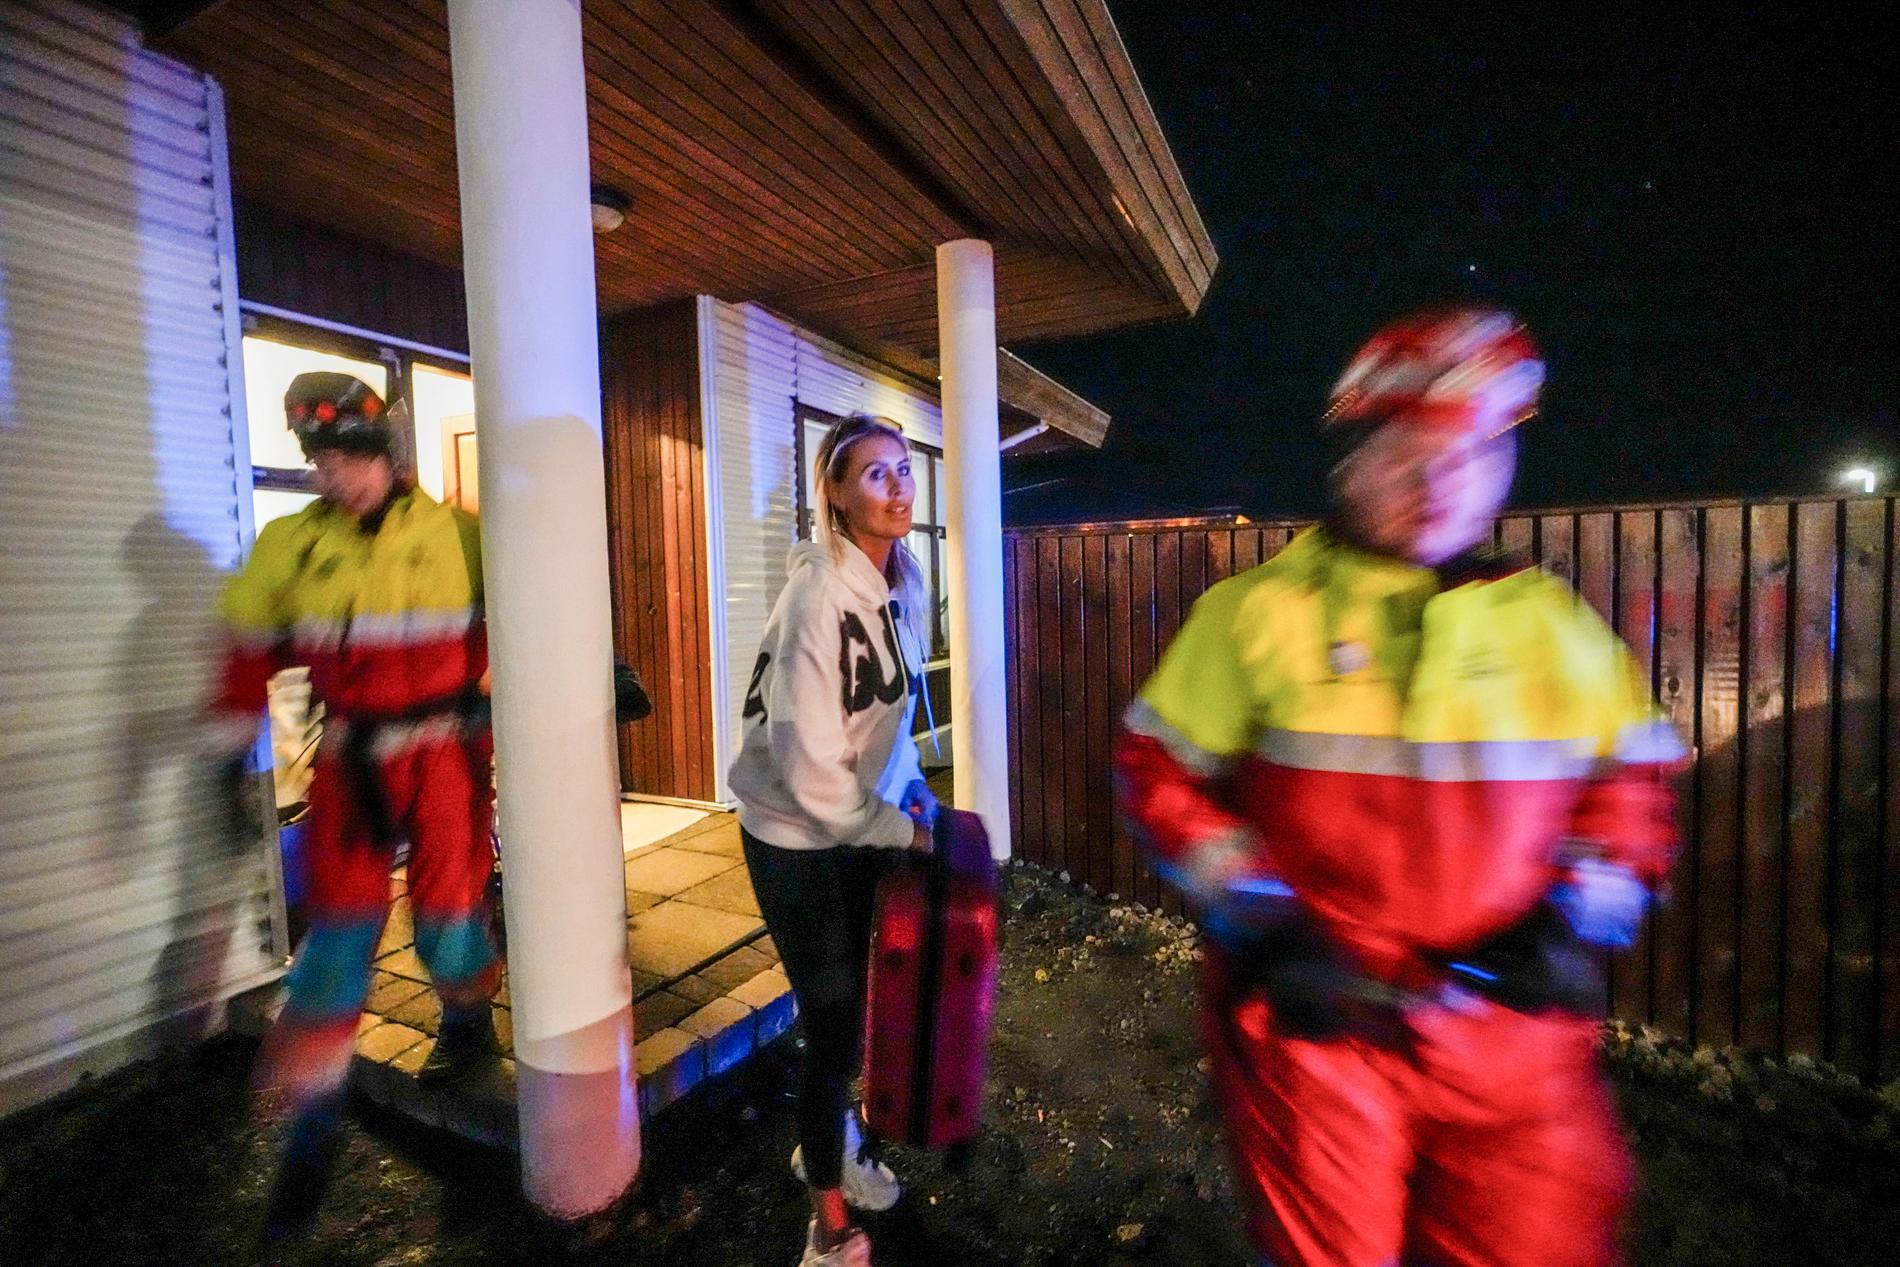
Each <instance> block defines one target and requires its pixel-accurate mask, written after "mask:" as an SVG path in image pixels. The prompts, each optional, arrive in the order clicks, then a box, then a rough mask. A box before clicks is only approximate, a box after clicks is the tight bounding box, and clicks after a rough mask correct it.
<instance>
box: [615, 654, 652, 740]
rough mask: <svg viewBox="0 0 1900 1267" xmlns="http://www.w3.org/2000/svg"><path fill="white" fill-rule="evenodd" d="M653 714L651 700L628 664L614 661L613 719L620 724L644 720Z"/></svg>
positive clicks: (638, 676)
mask: <svg viewBox="0 0 1900 1267" xmlns="http://www.w3.org/2000/svg"><path fill="white" fill-rule="evenodd" d="M652 715H653V701H652V700H651V699H649V698H648V697H647V688H646V687H645V686H643V685H642V684H641V682H640V675H639V674H638V673H635V672H634V671H633V666H632V665H630V664H621V663H619V662H618V661H615V663H614V720H615V721H616V722H619V723H620V724H621V725H625V724H626V723H628V722H635V721H645V720H646V719H647V718H649V717H651V716H652Z"/></svg>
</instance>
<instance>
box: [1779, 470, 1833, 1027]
mask: <svg viewBox="0 0 1900 1267" xmlns="http://www.w3.org/2000/svg"><path fill="white" fill-rule="evenodd" d="M1794 516H1795V558H1794V608H1793V610H1792V611H1791V612H1790V613H1789V623H1790V625H1791V626H1792V628H1793V636H1794V682H1793V688H1794V690H1793V695H1794V698H1793V709H1794V712H1793V715H1792V716H1791V717H1790V718H1789V723H1788V724H1789V734H1788V762H1789V780H1788V791H1789V797H1790V801H1789V805H1788V860H1787V875H1788V880H1787V885H1788V887H1787V912H1788V923H1787V929H1788V938H1787V944H1786V946H1785V948H1784V952H1783V953H1784V955H1785V956H1786V962H1785V965H1784V970H1783V978H1782V979H1783V981H1784V983H1785V985H1784V990H1785V993H1784V996H1783V999H1782V1033H1783V1041H1784V1042H1785V1044H1786V1046H1787V1049H1788V1050H1789V1051H1791V1052H1801V1053H1804V1054H1809V1055H1816V1056H1818V1055H1821V1054H1823V1052H1824V1050H1825V1030H1826V1025H1825V1020H1824V1018H1825V1016H1826V1013H1827V1007H1826V999H1825V997H1824V991H1825V990H1826V989H1827V962H1828V946H1827V877H1828V836H1829V823H1828V819H1829V813H1828V810H1829V803H1828V799H1829V798H1828V789H1829V787H1830V785H1831V782H1832V780H1831V778H1830V775H1829V769H1830V767H1831V766H1832V764H1833V761H1834V708H1833V704H1834V691H1833V686H1834V682H1833V678H1834V656H1833V651H1834V642H1833V632H1834V614H1835V609H1834V603H1835V601H1836V593H1835V588H1834V584H1835V570H1836V565H1837V562H1838V554H1837V551H1836V548H1835V520H1836V518H1837V517H1838V507H1837V506H1836V504H1835V503H1833V502H1805V503H1801V504H1799V505H1797V506H1796V507H1795V510H1794Z"/></svg>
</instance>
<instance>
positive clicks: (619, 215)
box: [589, 185, 633, 233]
mask: <svg viewBox="0 0 1900 1267" xmlns="http://www.w3.org/2000/svg"><path fill="white" fill-rule="evenodd" d="M589 201H591V202H592V203H593V207H592V208H591V211H592V215H593V220H594V232H595V233H612V232H613V231H614V230H615V229H618V228H619V227H620V226H621V225H623V224H625V223H626V222H627V212H628V211H629V210H630V209H631V208H632V207H633V203H632V202H631V201H630V200H629V199H628V198H627V195H625V194H623V193H621V192H620V191H619V190H618V189H609V188H608V187H607V186H606V185H595V186H594V187H593V196H592V198H591V199H590V200H589Z"/></svg>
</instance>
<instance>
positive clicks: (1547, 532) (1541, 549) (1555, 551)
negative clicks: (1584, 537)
mask: <svg viewBox="0 0 1900 1267" xmlns="http://www.w3.org/2000/svg"><path fill="white" fill-rule="evenodd" d="M1537 559H1538V562H1539V563H1541V564H1543V567H1544V570H1545V571H1546V572H1549V573H1550V574H1551V575H1552V576H1556V577H1561V578H1562V579H1563V581H1564V583H1565V584H1566V585H1568V586H1570V588H1572V589H1575V588H1576V587H1577V517H1576V516H1575V515H1540V516H1539V517H1538V520H1537Z"/></svg>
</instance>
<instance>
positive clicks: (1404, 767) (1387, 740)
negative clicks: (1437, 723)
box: [1254, 730, 1595, 783]
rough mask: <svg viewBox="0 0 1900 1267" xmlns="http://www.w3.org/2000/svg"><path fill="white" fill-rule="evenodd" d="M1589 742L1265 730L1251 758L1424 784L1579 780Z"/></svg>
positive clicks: (1587, 765)
mask: <svg viewBox="0 0 1900 1267" xmlns="http://www.w3.org/2000/svg"><path fill="white" fill-rule="evenodd" d="M1594 747H1595V744H1594V743H1593V742H1592V741H1591V740H1588V739H1489V740H1476V741H1470V742H1462V743H1428V742H1419V741H1415V740H1410V739H1396V738H1392V737H1390V736H1385V735H1332V734H1322V733H1317V732H1312V731H1300V730H1269V731H1267V732H1266V733H1265V734H1263V735H1262V736H1261V737H1260V741H1259V743H1258V744H1257V745H1256V746H1255V749H1254V751H1255V753H1256V755H1258V756H1259V757H1260V758H1261V759H1262V760H1265V761H1270V762H1272V763H1273V764H1274V765H1278V766H1285V767H1287V768H1288V769H1294V770H1324V771H1329V772H1331V773H1335V774H1380V775H1388V776H1390V777H1393V778H1402V779H1420V780H1423V781H1425V782H1428V783H1520V782H1530V781H1541V780H1561V779H1580V778H1583V777H1584V776H1585V775H1587V774H1589V773H1590V770H1591V767H1592V765H1593V764H1594V761H1593V758H1592V750H1593V749H1594Z"/></svg>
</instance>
